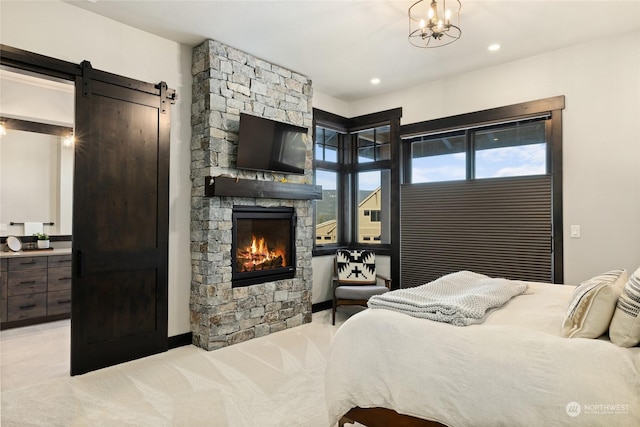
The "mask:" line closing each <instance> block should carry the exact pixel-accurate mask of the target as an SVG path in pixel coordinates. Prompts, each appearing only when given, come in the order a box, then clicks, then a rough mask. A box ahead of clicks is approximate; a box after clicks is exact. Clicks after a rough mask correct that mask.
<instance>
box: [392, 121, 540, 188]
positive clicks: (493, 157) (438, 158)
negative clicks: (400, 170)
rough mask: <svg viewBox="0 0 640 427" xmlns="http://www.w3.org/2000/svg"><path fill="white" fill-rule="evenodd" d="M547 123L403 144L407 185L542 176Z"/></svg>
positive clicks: (479, 130)
mask: <svg viewBox="0 0 640 427" xmlns="http://www.w3.org/2000/svg"><path fill="white" fill-rule="evenodd" d="M546 119H547V118H546V117H543V118H537V119H533V120H531V119H526V120H522V121H517V122H512V123H508V124H504V125H496V126H490V127H487V126H484V127H478V128H475V129H474V128H467V129H464V130H459V131H454V132H450V133H446V134H433V135H429V134H426V135H421V136H413V137H409V138H405V139H404V142H405V143H408V144H410V150H411V164H410V165H409V168H410V170H411V175H410V180H411V183H414V184H416V183H422V182H441V181H460V180H465V179H483V178H500V177H509V176H526V175H544V174H546V173H547V141H546V138H545V121H546Z"/></svg>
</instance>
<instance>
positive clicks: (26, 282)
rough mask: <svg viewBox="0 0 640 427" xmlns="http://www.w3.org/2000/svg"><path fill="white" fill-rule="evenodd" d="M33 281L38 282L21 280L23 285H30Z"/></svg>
mask: <svg viewBox="0 0 640 427" xmlns="http://www.w3.org/2000/svg"><path fill="white" fill-rule="evenodd" d="M32 283H36V281H35V280H28V281H25V282H20V284H21V285H30V284H32Z"/></svg>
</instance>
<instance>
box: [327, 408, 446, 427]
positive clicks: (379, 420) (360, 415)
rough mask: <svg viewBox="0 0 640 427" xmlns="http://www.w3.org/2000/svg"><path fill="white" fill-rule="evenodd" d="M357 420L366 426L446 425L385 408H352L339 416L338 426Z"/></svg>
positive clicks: (423, 426)
mask: <svg viewBox="0 0 640 427" xmlns="http://www.w3.org/2000/svg"><path fill="white" fill-rule="evenodd" d="M354 422H358V423H360V424H364V425H365V426H367V427H389V426H393V427H447V426H445V425H444V424H440V423H439V422H437V421H429V420H423V419H421V418H416V417H412V416H411V415H403V414H399V413H397V412H396V411H394V410H392V409H387V408H358V407H356V408H352V409H350V410H349V412H347V413H346V414H344V415H343V416H342V418H340V421H338V426H339V427H344V425H345V423H347V424H353V423H354Z"/></svg>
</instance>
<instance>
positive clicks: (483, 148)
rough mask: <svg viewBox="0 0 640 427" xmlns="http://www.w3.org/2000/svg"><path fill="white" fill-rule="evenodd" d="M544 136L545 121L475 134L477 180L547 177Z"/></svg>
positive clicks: (517, 124)
mask: <svg viewBox="0 0 640 427" xmlns="http://www.w3.org/2000/svg"><path fill="white" fill-rule="evenodd" d="M544 132H545V126H544V121H540V120H538V121H535V122H533V123H528V122H524V123H520V122H518V123H514V124H509V125H507V126H502V127H498V128H490V129H486V130H485V129H483V130H478V131H475V132H474V133H473V140H474V145H475V160H476V162H475V177H476V178H498V177H505V176H523V175H544V174H546V173H547V142H546V140H545V133H544Z"/></svg>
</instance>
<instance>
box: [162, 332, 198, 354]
mask: <svg viewBox="0 0 640 427" xmlns="http://www.w3.org/2000/svg"><path fill="white" fill-rule="evenodd" d="M192 342H193V332H187V333H186V334H181V335H174V336H172V337H169V338H167V347H168V348H169V350H171V349H172V348H178V347H182V346H185V345H191V343H192Z"/></svg>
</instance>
